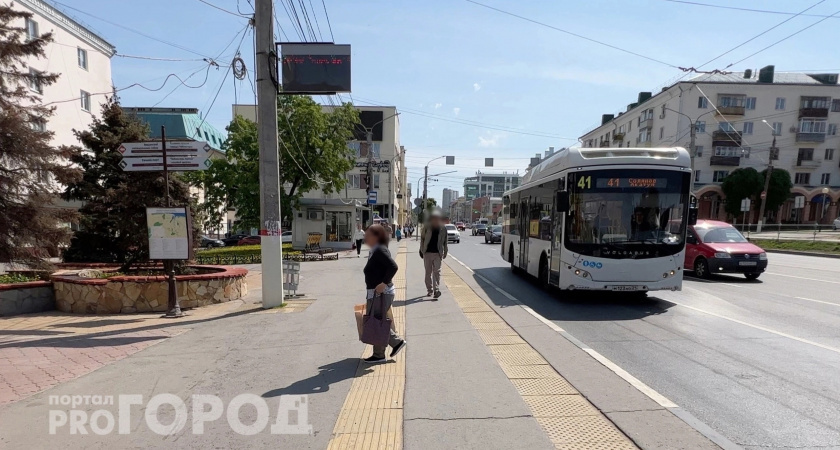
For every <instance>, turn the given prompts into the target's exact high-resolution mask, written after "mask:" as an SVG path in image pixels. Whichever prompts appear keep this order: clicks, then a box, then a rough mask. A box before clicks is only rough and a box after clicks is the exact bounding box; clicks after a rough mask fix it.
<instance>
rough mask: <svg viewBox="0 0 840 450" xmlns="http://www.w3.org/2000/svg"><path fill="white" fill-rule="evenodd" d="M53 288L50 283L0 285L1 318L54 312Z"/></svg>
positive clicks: (28, 282)
mask: <svg viewBox="0 0 840 450" xmlns="http://www.w3.org/2000/svg"><path fill="white" fill-rule="evenodd" d="M52 286H53V284H52V282H49V281H27V282H24V283H10V284H0V317H8V316H16V315H18V314H30V313H39V312H45V311H52V310H54V309H55V295H54V293H53V288H52Z"/></svg>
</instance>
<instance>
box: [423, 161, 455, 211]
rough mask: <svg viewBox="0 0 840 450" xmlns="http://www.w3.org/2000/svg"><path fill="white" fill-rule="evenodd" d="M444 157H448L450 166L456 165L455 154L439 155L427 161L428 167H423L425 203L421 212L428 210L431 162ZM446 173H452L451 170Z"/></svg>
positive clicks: (447, 163) (447, 162)
mask: <svg viewBox="0 0 840 450" xmlns="http://www.w3.org/2000/svg"><path fill="white" fill-rule="evenodd" d="M443 158H446V165H448V166H452V165H455V157H454V156H438V157H437V158H434V159H432V160H431V161H429V162H427V163H426V167H424V168H423V203H422V204H421V205H420V211H421V212H425V211H426V201H427V200H428V197H429V164H431V163H433V162H435V161H437V160H439V159H443ZM446 173H451V172H446ZM437 175H443V174H442V173H439V174H437ZM437 175H432V176H437ZM424 216H425V215H424ZM424 218H425V217H424Z"/></svg>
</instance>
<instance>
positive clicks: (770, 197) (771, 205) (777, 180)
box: [756, 169, 793, 211]
mask: <svg viewBox="0 0 840 450" xmlns="http://www.w3.org/2000/svg"><path fill="white" fill-rule="evenodd" d="M765 177H767V170H766V169H765V170H762V171H761V179H762V180H764V179H765ZM792 188H793V183H792V182H791V181H790V172H788V171H787V170H784V169H773V173H771V174H770V187H769V188H768V189H767V206H765V208H764V210H765V211H775V210H777V209H779V208H780V207H781V206H782V205H783V204H784V203H785V201H786V200H787V199H788V198H790V190H791V189H792ZM763 189H764V185H763V184H762V186H761V189H759V191H758V196H757V197H756V198H758V201H759V202H761V190H763ZM759 205H760V203H759Z"/></svg>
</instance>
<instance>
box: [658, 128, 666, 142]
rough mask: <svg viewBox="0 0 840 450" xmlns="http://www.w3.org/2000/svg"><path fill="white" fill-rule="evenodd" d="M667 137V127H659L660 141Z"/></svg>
mask: <svg viewBox="0 0 840 450" xmlns="http://www.w3.org/2000/svg"><path fill="white" fill-rule="evenodd" d="M664 137H665V127H659V139H662V138H664Z"/></svg>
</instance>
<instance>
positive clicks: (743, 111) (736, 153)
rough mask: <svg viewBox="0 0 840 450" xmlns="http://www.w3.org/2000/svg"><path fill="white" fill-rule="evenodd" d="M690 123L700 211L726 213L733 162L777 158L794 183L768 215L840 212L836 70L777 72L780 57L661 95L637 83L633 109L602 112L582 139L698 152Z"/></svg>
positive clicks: (817, 216)
mask: <svg viewBox="0 0 840 450" xmlns="http://www.w3.org/2000/svg"><path fill="white" fill-rule="evenodd" d="M692 124H693V128H694V130H695V136H696V138H695V144H694V149H693V152H694V158H693V159H694V183H695V184H694V186H695V191H694V194H695V195H697V197H698V199H699V205H698V206H699V209H700V210H699V216H700V218H719V219H725V218H726V213H725V211H724V202H725V197H724V195H723V190H722V189H721V187H720V184H721V182H722V181H723V179H724V178H726V176H727V175H728V174H729V173H730V172H731V171H733V170H735V169H738V168H743V167H753V168H755V169H756V170H758V171H762V170H764V169H765V168H766V167H767V165H768V163H770V162H772V163H773V166H774V167H775V168H781V169H785V170H786V171H788V172H790V177H791V181H792V182H793V184H794V187H793V189H792V191H791V198H790V199H789V200H788V201H787V202H786V203H785V204H784V205H782V207H781V208H780V209H779V211H767V216H768V222H770V223H772V222H785V223H787V222H805V223H813V222H816V221H822V223H831V222H832V221H833V220H834V219H835V218H836V217H837V215H838V208H837V203H838V200H840V169H838V163H837V161H838V159H840V152H838V147H840V142H838V133H837V128H838V124H840V87H838V74H836V73H776V72H775V69H774V67H773V66H767V67H764V68H763V69H761V70H758V71H752V70H747V71H745V72H733V73H727V74H719V73H715V74H699V75H696V76H694V77H693V78H690V79H687V80H685V81H679V82H677V83H675V84H673V85H671V86H668V87H666V88H664V89H662V91H661V92H658V93H656V95H652V93H651V92H640V93H639V96H638V98H637V100H636V101H635V102H633V103H631V104H629V105H627V109H626V110H624V111H621V112H619V113H618V114H617V115H616V114H604V115H603V116H602V118H601V125H600V126H598V127H596V128H595V129H593V130H592V131H590V132H588V133H586V134H584V135H583V136H582V137H581V142H583V146H584V147H670V146H681V147H685V148H688V149H689V151H691V145H690V144H691V134H692V133H691V129H692ZM774 138H775V142H776V146H775V147H773V142H774ZM823 191H826V192H823ZM797 196H802V197H805V207H804V208H802V209H801V210H799V209H795V208H794V202H795V200H794V197H797ZM757 207H758V202H753V208H755V209H757ZM756 212H757V211H755V210H754V211H753V213H756ZM756 219H757V216H755V217H753V218H752V222H753V223H755V221H756Z"/></svg>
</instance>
